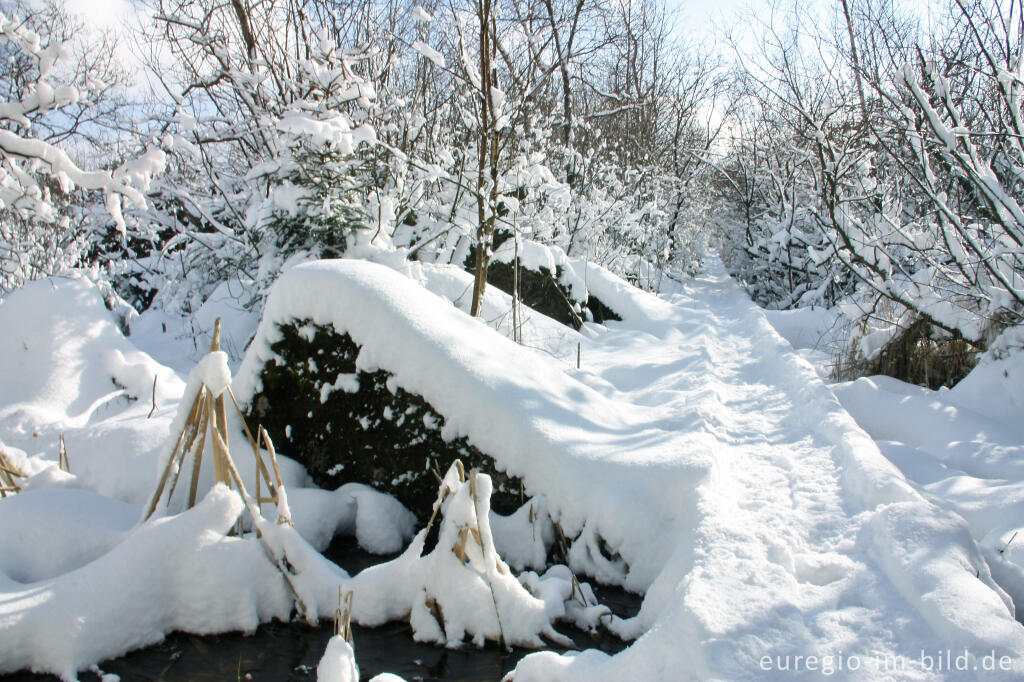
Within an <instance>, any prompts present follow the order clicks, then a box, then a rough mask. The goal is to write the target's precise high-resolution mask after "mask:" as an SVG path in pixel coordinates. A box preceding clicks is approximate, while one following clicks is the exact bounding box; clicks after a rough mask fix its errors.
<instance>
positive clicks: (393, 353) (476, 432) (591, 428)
mask: <svg viewBox="0 0 1024 682" xmlns="http://www.w3.org/2000/svg"><path fill="white" fill-rule="evenodd" d="M311 291H316V292H319V293H318V295H315V296H311V295H310V293H309V292H311ZM652 300H653V299H652ZM295 319H310V320H312V321H313V322H314V323H316V324H322V325H332V326H333V327H334V328H335V330H337V331H338V332H339V333H347V334H349V335H350V336H351V337H352V339H353V340H354V341H355V342H356V343H357V344H358V345H360V346H361V347H362V350H361V352H360V354H359V356H358V358H357V361H356V366H357V368H358V369H360V370H364V371H375V370H377V369H385V370H387V371H388V372H390V373H392V374H393V379H394V383H395V384H396V385H397V386H400V387H402V388H404V389H405V390H407V391H409V392H412V393H415V394H417V395H420V396H423V397H424V398H425V399H426V400H427V401H428V402H429V403H430V404H431V405H432V406H433V407H434V408H435V409H437V410H438V411H439V412H440V413H441V414H442V415H443V416H444V418H445V429H446V431H447V435H448V437H456V436H465V437H467V438H468V439H469V440H470V442H471V443H472V444H473V445H475V446H476V447H477V448H479V449H480V450H481V451H483V452H485V453H487V454H489V455H491V456H492V457H494V458H495V459H496V460H497V463H498V465H499V466H501V467H502V468H503V469H504V470H505V471H507V472H508V473H510V474H512V475H515V476H520V477H522V478H523V480H524V481H525V482H526V484H527V486H528V488H529V489H530V491H531V492H532V493H540V494H545V495H546V496H547V497H548V499H549V500H550V501H551V507H550V509H549V511H550V512H551V514H552V516H553V518H554V519H555V520H556V521H557V522H559V523H560V524H561V526H562V529H563V532H565V533H566V534H567V535H568V536H569V537H576V536H578V535H579V536H580V542H579V543H577V545H576V547H577V552H578V553H579V554H580V559H581V561H582V562H585V565H587V568H589V569H590V571H589V572H592V573H594V574H597V575H598V576H599V577H602V578H604V579H606V580H622V581H624V582H625V584H627V585H629V586H632V587H634V588H635V589H644V588H646V587H647V586H648V585H649V584H650V582H651V580H653V578H654V575H655V574H656V570H657V568H658V566H660V565H661V564H662V563H663V562H664V561H665V559H667V553H668V551H670V550H669V548H667V547H665V545H664V543H663V542H662V540H661V538H662V533H663V532H666V531H668V530H669V528H668V527H666V526H665V524H666V523H668V522H669V519H683V518H692V517H693V516H694V514H695V510H694V509H693V506H692V505H693V497H692V496H691V495H689V494H687V491H692V490H694V489H695V488H696V486H697V485H698V484H699V483H700V481H701V480H703V479H704V478H705V477H706V476H707V475H708V474H709V472H710V470H711V459H710V458H709V457H708V454H707V452H706V451H703V449H696V451H695V452H693V453H692V454H690V455H682V454H680V453H677V452H674V451H673V450H672V449H671V448H670V447H668V445H669V444H668V443H667V442H666V441H667V438H666V434H665V431H664V430H663V429H662V428H661V427H660V426H659V425H658V424H656V423H655V424H651V423H649V422H648V421H647V420H646V419H645V418H644V416H643V414H642V413H641V412H638V411H637V410H636V409H628V408H627V409H623V408H624V407H627V406H625V405H622V404H620V403H618V402H617V401H615V400H612V399H610V398H608V397H607V396H605V395H603V394H602V393H600V392H599V391H597V390H595V389H594V388H592V387H591V386H588V385H587V384H586V383H584V382H582V381H580V380H579V379H578V378H577V377H576V376H574V373H573V372H571V371H566V368H565V366H564V365H563V364H562V363H560V362H558V361H556V360H554V359H551V358H548V357H546V356H544V355H541V354H538V353H536V352H533V351H531V350H529V349H526V348H523V347H521V346H519V345H517V344H515V343H513V342H512V341H510V340H508V339H506V338H504V337H503V336H501V335H499V334H497V333H496V332H494V331H493V330H492V329H490V328H489V327H488V326H486V325H484V324H482V323H481V322H479V321H478V320H474V319H472V318H470V317H468V316H466V315H465V314H463V313H461V312H460V311H458V310H456V309H455V308H453V307H452V306H451V305H450V304H449V303H448V302H447V301H445V300H443V299H441V298H438V297H436V296H434V295H433V294H431V293H430V292H428V291H426V290H424V289H422V288H420V287H418V286H416V285H415V284H414V283H412V282H410V280H409V279H408V278H406V277H403V276H401V275H399V274H398V273H396V272H393V271H391V270H388V269H387V268H384V267H382V266H378V265H374V264H372V263H366V262H361V261H345V260H340V261H320V262H317V263H308V264H304V265H301V266H298V267H296V268H293V269H292V270H290V271H288V272H286V273H285V274H284V275H283V276H282V277H281V278H280V280H279V281H278V282H277V283H276V284H275V285H274V287H273V289H272V290H271V294H270V297H269V299H268V301H267V305H266V310H265V313H264V317H263V321H262V322H261V324H260V328H259V330H258V332H257V334H256V338H255V339H254V340H253V342H252V344H251V345H250V347H249V351H248V353H247V355H246V358H245V360H244V361H243V363H242V366H241V368H240V369H239V373H238V377H237V380H236V394H237V395H238V397H239V400H242V401H245V400H248V399H249V398H250V397H251V396H252V395H254V393H255V392H256V390H257V387H258V381H259V371H260V369H261V368H262V367H263V365H264V364H265V363H266V362H268V361H271V360H273V358H274V355H273V352H272V351H271V350H270V345H271V344H272V343H273V342H274V341H275V340H276V339H277V336H278V334H279V332H278V329H277V325H278V324H279V323H284V322H289V321H292V320H295ZM638 443H639V444H645V445H644V447H642V448H640V447H637V444H638ZM690 449H691V450H693V448H690ZM655 471H656V472H658V474H657V475H658V477H659V478H660V480H661V481H662V483H663V485H661V486H658V487H657V488H653V489H652V488H651V487H650V480H651V479H650V475H651V473H652V472H655ZM608 481H616V485H615V486H614V487H611V488H610V487H608V486H607V482H608ZM625 500H630V502H629V504H626V503H625V502H624V501H625ZM666 511H667V513H666ZM598 536H601V537H602V538H603V539H604V541H605V542H607V543H609V544H611V546H613V547H615V548H617V550H618V552H619V554H620V555H621V559H622V562H620V563H621V566H622V568H617V569H612V568H611V566H610V565H609V566H607V567H604V568H602V567H603V565H604V564H606V563H609V564H610V562H607V561H606V560H604V558H603V557H602V556H601V555H600V553H599V552H598V551H597V545H598ZM626 565H628V570H626V569H625V566H626Z"/></svg>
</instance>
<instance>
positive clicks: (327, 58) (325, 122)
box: [0, 0, 1024, 387]
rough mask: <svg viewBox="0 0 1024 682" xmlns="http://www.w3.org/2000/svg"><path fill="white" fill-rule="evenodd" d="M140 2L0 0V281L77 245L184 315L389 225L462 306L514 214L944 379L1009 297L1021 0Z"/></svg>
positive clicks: (135, 296)
mask: <svg viewBox="0 0 1024 682" xmlns="http://www.w3.org/2000/svg"><path fill="white" fill-rule="evenodd" d="M142 4H143V5H144V11H141V12H139V13H137V14H136V17H142V19H140V20H138V21H136V22H135V25H133V26H127V27H126V28H124V29H120V30H117V31H115V32H110V33H103V32H101V31H100V30H99V29H97V28H95V27H94V26H93V25H92V24H90V23H89V22H88V21H86V19H85V18H83V17H81V16H76V15H75V14H73V13H71V12H70V11H68V10H66V9H65V6H64V4H63V3H62V2H60V1H59V0H51V1H50V2H35V1H29V0H18V1H15V2H4V3H2V10H3V13H2V17H0V35H2V47H0V49H2V51H3V55H2V56H3V59H2V61H0V89H2V92H3V101H2V102H0V121H2V126H0V153H2V159H3V163H2V167H0V202H2V204H0V205H2V209H0V296H2V295H3V294H6V293H9V292H10V291H12V290H13V289H14V288H16V287H18V286H20V285H22V284H24V283H25V282H27V281H30V280H34V279H38V278H41V277H45V276H49V275H53V274H59V273H61V272H65V271H68V270H69V269H72V268H84V269H86V270H87V271H88V272H89V273H91V274H90V276H91V277H92V278H93V279H95V280H96V281H98V282H102V283H106V284H109V292H110V295H111V296H115V295H117V296H120V297H122V298H124V299H125V300H126V301H128V302H129V303H130V304H131V305H132V306H133V307H134V308H136V309H137V310H139V311H142V310H145V309H147V308H152V307H157V308H159V309H162V310H163V311H164V312H165V313H167V314H169V315H172V316H176V317H178V318H180V319H181V320H183V321H184V323H185V325H186V326H187V325H188V324H189V320H191V319H192V316H193V315H194V313H195V311H196V310H197V309H198V308H199V307H200V306H201V305H202V303H203V302H204V301H205V300H206V299H207V298H208V297H209V296H210V295H211V294H212V293H213V292H215V291H216V290H217V289H218V287H225V286H226V289H225V291H229V292H231V295H232V296H234V297H235V298H236V299H237V302H238V305H239V306H242V307H244V308H246V309H249V310H252V311H254V313H255V314H258V312H259V310H260V309H261V306H262V304H263V299H264V295H265V292H266V290H267V289H268V287H269V286H270V284H271V283H272V282H273V281H274V279H275V278H276V277H277V275H278V274H279V273H281V272H282V271H283V270H284V269H285V268H287V267H289V266H290V265H292V264H295V263H297V262H301V261H304V260H310V259H315V258H322V257H334V256H341V255H347V256H353V257H359V256H360V255H362V254H371V253H376V254H378V256H377V257H378V258H379V257H380V256H379V254H380V253H382V252H387V253H392V254H395V255H396V257H399V258H405V259H414V260H421V261H428V262H441V263H454V264H459V265H463V266H464V267H465V268H467V269H468V270H470V271H471V272H473V273H475V274H476V279H477V288H476V291H475V292H474V297H473V310H474V311H476V308H477V304H478V302H479V296H478V294H479V289H480V288H481V287H482V282H483V280H484V279H485V278H486V277H487V271H488V268H489V266H490V265H491V260H492V257H493V256H494V255H495V254H496V253H500V252H501V245H502V244H503V243H505V242H506V241H507V240H508V238H509V236H510V235H512V234H518V235H520V236H521V237H525V238H526V239H528V240H532V241H533V242H539V243H541V244H545V245H550V246H554V247H558V248H560V249H561V250H563V251H564V252H565V254H567V255H568V256H570V257H577V258H586V259H588V260H589V261H592V262H596V263H598V264H601V265H604V266H605V267H607V268H609V269H610V270H612V271H613V272H615V273H616V274H619V275H621V276H623V277H624V278H626V279H628V280H629V281H631V282H634V283H636V284H638V285H639V286H641V287H643V288H647V289H650V290H657V289H658V288H659V285H660V283H661V280H662V278H665V277H681V276H683V275H685V274H686V273H692V272H695V271H697V270H698V269H699V268H700V267H701V263H702V262H703V261H705V260H706V259H708V258H714V257H721V259H722V260H723V262H724V263H725V265H726V266H727V268H728V270H729V271H730V272H731V273H732V274H733V275H734V276H735V277H736V278H737V279H738V280H739V281H741V282H742V283H743V284H744V285H745V286H746V288H747V289H748V291H749V292H750V294H751V296H752V297H753V298H754V299H755V301H756V302H758V303H759V304H761V305H762V306H765V307H767V308H774V309H788V308H793V307H808V306H825V307H833V306H836V305H840V306H841V308H840V310H841V312H842V315H841V316H840V317H839V318H838V320H839V322H838V323H837V324H841V325H845V327H846V328H845V329H844V331H843V333H842V334H839V335H836V338H841V339H842V340H843V341H842V348H834V349H830V350H831V352H833V354H834V357H835V370H834V371H835V374H836V377H837V378H843V377H851V376H855V375H860V374H866V373H888V374H892V375H894V376H898V377H901V378H904V379H908V380H911V381H913V382H915V383H926V384H929V385H931V386H932V387H937V386H939V385H942V384H946V385H949V384H952V383H954V382H956V381H957V380H958V379H959V378H961V377H962V376H963V375H964V374H965V373H966V372H967V371H968V370H969V369H970V366H971V358H972V357H973V356H974V355H975V354H976V353H977V352H978V351H980V350H983V349H985V348H986V347H987V345H988V344H989V343H990V341H991V340H992V339H993V338H994V337H995V336H996V335H998V333H999V332H1000V331H1002V330H1003V329H1005V328H1007V327H1009V326H1013V325H1016V324H1018V323H1019V322H1020V320H1021V314H1022V310H1024V307H1022V296H1024V281H1022V276H1024V263H1022V257H1024V249H1022V244H1024V209H1022V207H1021V201H1020V200H1021V196H1022V193H1024V117H1022V112H1021V93H1022V89H1024V62H1022V60H1021V59H1020V50H1021V40H1022V37H1024V21H1022V5H1021V3H1020V2H1019V1H1017V0H1013V1H1010V2H1005V1H1002V0H1000V1H995V2H993V1H990V0H980V1H973V0H953V1H952V2H935V3H930V4H928V5H927V6H923V5H921V4H919V3H914V2H906V3H901V2H896V1H893V0H841V1H839V2H833V3H816V4H811V5H806V4H803V3H790V2H785V1H780V2H763V3H753V4H751V6H750V8H749V9H748V10H747V11H746V12H745V13H743V14H741V15H740V17H741V18H740V19H738V20H737V21H736V22H735V25H733V26H727V27H722V28H721V29H720V30H719V31H718V32H717V34H716V35H715V36H714V38H707V37H705V36H706V35H707V34H706V32H699V33H698V32H694V31H688V30H687V26H685V25H680V24H679V23H678V22H677V21H676V19H675V18H674V14H673V11H672V10H671V9H670V8H669V7H667V6H666V5H665V4H664V3H663V2H660V0H508V1H507V2H505V3H501V4H499V3H496V2H494V0H476V1H475V2H463V1H462V0H451V1H450V2H445V3H437V2H432V1H424V2H423V3H422V4H415V3H407V2H399V1H392V0H351V1H349V2H336V1H333V0H303V1H297V0H263V1H260V2H252V1H250V0H230V1H225V2H220V3H212V2H209V1H205V0H153V1H152V2H148V3H142ZM126 57H128V58H126ZM513 242H515V243H517V244H518V241H517V240H513ZM509 243H510V244H511V243H512V242H509ZM506 260H507V259H506ZM555 274H556V275H557V273H555ZM570 299H571V297H570ZM565 303H566V305H567V306H568V307H569V308H571V309H572V310H573V313H572V314H574V315H586V314H587V313H586V311H584V310H583V308H582V306H581V305H579V302H574V301H572V300H566V302H565ZM237 350H238V351H240V350H241V349H237Z"/></svg>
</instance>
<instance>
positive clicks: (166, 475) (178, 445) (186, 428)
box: [145, 389, 205, 519]
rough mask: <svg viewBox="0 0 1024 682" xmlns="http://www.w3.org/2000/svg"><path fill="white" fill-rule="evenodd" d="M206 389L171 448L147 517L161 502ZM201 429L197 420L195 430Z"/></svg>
mask: <svg viewBox="0 0 1024 682" xmlns="http://www.w3.org/2000/svg"><path fill="white" fill-rule="evenodd" d="M204 391H205V389H201V390H200V391H199V392H198V393H197V394H196V398H195V400H194V401H193V402H192V407H191V408H190V409H189V413H188V419H187V420H186V421H185V426H184V427H183V428H182V429H181V433H179V434H178V440H177V441H176V442H175V444H174V449H173V450H171V454H170V456H169V457H168V458H167V464H166V465H165V466H164V470H163V472H162V473H161V474H160V481H159V482H158V483H157V486H156V491H155V492H154V493H153V497H152V498H151V499H150V501H149V506H148V507H147V509H146V516H145V518H147V519H148V518H149V517H150V516H152V515H153V512H155V511H156V505H157V504H158V503H159V502H160V498H161V497H163V494H164V487H166V485H167V479H168V478H169V477H170V475H171V469H172V468H174V462H175V459H177V458H178V452H179V451H180V450H181V448H182V446H183V445H184V444H185V442H186V441H187V440H190V438H189V433H190V426H191V425H192V424H193V423H194V422H196V420H197V419H198V414H199V412H200V410H201V408H202V403H203V394H204ZM198 430H199V426H198V423H197V422H196V428H195V432H196V433H197V432H198ZM194 438H195V435H194V433H193V434H192V435H191V439H194Z"/></svg>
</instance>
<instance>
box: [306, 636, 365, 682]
mask: <svg viewBox="0 0 1024 682" xmlns="http://www.w3.org/2000/svg"><path fill="white" fill-rule="evenodd" d="M316 679H317V682H359V667H358V666H357V665H356V654H355V652H354V651H353V650H352V645H351V644H349V643H348V642H346V641H345V638H344V637H342V636H341V635H335V636H334V637H331V639H330V640H329V641H328V642H327V650H326V651H324V656H323V658H321V659H320V663H319V664H318V665H317V666H316Z"/></svg>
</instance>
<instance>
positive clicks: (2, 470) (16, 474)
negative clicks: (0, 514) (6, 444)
mask: <svg viewBox="0 0 1024 682" xmlns="http://www.w3.org/2000/svg"><path fill="white" fill-rule="evenodd" d="M15 478H28V476H26V475H25V473H24V472H22V471H21V469H19V468H18V467H16V466H14V465H13V464H11V460H10V459H8V458H7V455H6V454H5V453H4V451H3V449H0V497H7V494H8V493H11V494H14V493H18V492H21V488H20V487H19V486H18V484H17V483H16V482H15V480H14V479H15Z"/></svg>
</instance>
